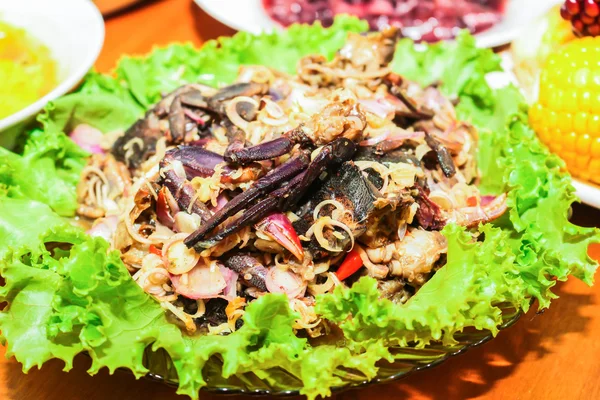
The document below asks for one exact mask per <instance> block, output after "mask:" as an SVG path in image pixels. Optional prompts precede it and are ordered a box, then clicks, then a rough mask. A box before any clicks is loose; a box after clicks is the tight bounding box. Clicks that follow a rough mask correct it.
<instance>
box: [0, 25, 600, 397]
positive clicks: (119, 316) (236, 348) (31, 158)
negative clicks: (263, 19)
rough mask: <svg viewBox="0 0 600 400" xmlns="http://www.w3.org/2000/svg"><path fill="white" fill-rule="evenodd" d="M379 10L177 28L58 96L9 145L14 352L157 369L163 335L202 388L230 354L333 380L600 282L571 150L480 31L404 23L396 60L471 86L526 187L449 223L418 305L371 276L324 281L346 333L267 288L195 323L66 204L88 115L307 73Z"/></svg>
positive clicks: (6, 336) (0, 227)
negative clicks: (240, 28)
mask: <svg viewBox="0 0 600 400" xmlns="http://www.w3.org/2000/svg"><path fill="white" fill-rule="evenodd" d="M366 28H367V26H366V24H365V23H364V22H360V21H358V20H356V19H352V18H339V19H337V20H336V22H335V24H334V26H333V27H332V28H328V29H324V28H322V27H320V26H318V25H315V26H312V27H308V26H302V27H300V26H296V27H292V28H291V29H290V30H288V31H287V32H285V33H275V34H266V35H261V36H258V37H254V36H251V35H248V34H243V33H242V34H238V35H236V36H235V37H233V38H224V39H220V40H219V41H218V42H217V41H213V42H209V43H207V44H206V45H205V46H204V47H203V48H202V49H195V48H193V47H192V46H190V45H172V46H169V47H167V48H164V49H158V50H155V51H154V52H153V53H151V54H150V55H149V56H147V57H143V58H124V59H123V60H122V61H121V62H120V63H119V65H118V66H117V68H116V70H115V77H114V78H113V77H110V76H105V75H100V74H96V73H91V74H90V75H88V77H87V78H86V81H85V82H84V84H83V86H82V87H81V88H80V89H79V90H78V91H77V92H76V93H75V94H73V95H69V96H65V97H64V98H62V99H59V100H57V101H56V102H55V103H54V104H53V105H50V106H49V107H48V108H47V110H46V112H45V114H43V115H42V116H41V117H40V122H41V127H40V128H39V129H36V130H34V131H32V132H28V133H27V144H26V146H25V147H24V148H23V151H22V152H20V154H15V153H11V152H9V151H8V150H5V149H0V243H2V245H1V246H2V247H1V248H0V274H1V275H2V277H4V279H5V281H6V284H5V285H4V286H2V287H1V289H0V301H6V302H7V303H8V307H6V308H5V309H4V310H3V311H1V312H0V330H1V331H2V335H1V337H2V340H4V341H5V342H6V343H7V344H8V348H7V355H9V356H10V355H14V356H15V357H16V358H17V359H18V360H19V361H20V362H21V363H22V364H23V368H24V370H28V369H30V368H31V367H33V366H40V365H41V364H43V363H44V362H46V361H47V360H49V359H51V358H59V359H62V360H64V362H65V368H66V369H68V368H70V367H71V366H72V360H73V357H74V356H75V355H76V354H78V353H80V352H87V353H89V354H90V356H91V357H92V360H93V363H92V367H91V368H90V373H95V372H97V371H98V370H99V369H100V368H103V367H107V368H108V369H109V370H110V371H114V370H115V369H116V368H121V367H123V368H127V369H129V370H131V371H132V372H133V373H134V374H135V375H136V376H137V377H139V376H142V375H144V374H145V373H146V372H147V367H146V366H145V365H144V362H143V360H144V357H145V354H146V355H147V354H148V353H147V352H148V351H149V349H151V350H153V351H164V352H165V353H166V354H167V355H168V357H169V359H170V360H171V362H172V364H173V367H174V368H175V370H176V374H177V378H178V381H179V389H178V392H179V393H182V394H187V395H189V396H190V397H193V398H197V397H198V390H199V389H200V388H201V387H203V386H206V384H207V382H206V377H205V375H204V374H205V370H206V369H210V368H214V365H219V367H218V368H219V369H220V371H219V373H220V374H222V375H223V376H224V377H226V378H227V377H232V376H236V377H237V378H239V379H241V380H244V379H248V376H253V377H254V378H253V379H256V377H258V378H260V379H262V380H264V381H265V382H268V383H269V384H271V385H273V386H278V385H279V386H280V385H282V382H284V383H285V382H288V381H289V379H295V380H297V381H298V382H302V386H303V390H302V392H303V394H306V395H307V396H308V397H309V398H314V397H316V396H318V395H323V396H325V395H329V394H330V388H331V387H332V386H338V385H344V384H346V383H347V382H348V379H347V378H348V377H349V376H350V375H352V376H353V378H354V379H357V380H361V379H363V380H364V379H372V378H373V377H375V376H376V374H377V370H378V368H377V365H378V364H377V362H378V361H380V360H387V361H390V362H391V361H393V360H394V359H397V358H400V359H402V357H410V356H408V355H406V354H404V355H399V354H394V355H392V353H391V352H390V351H389V349H388V347H389V346H390V345H394V346H407V345H412V344H413V343H416V345H417V346H426V345H427V344H428V343H430V342H431V341H438V340H439V341H442V342H444V343H447V344H449V343H453V342H454V334H455V333H456V332H459V331H461V330H463V329H465V328H468V327H474V328H477V329H488V330H490V331H491V332H492V333H495V332H497V326H498V325H499V324H500V322H501V310H500V308H499V307H498V304H499V303H508V304H512V305H513V306H514V307H516V308H520V309H522V310H527V308H528V307H529V304H530V300H531V298H537V299H538V300H539V304H540V306H541V307H546V306H548V305H549V301H550V299H552V298H553V297H555V296H554V295H553V294H552V292H551V288H552V286H553V285H554V284H555V281H554V279H553V277H556V278H558V279H560V280H562V279H566V278H567V276H569V275H575V276H576V277H578V278H580V279H582V280H584V281H585V282H587V283H591V281H592V278H593V273H594V271H595V270H596V268H597V265H596V264H595V263H594V262H593V261H592V260H590V259H589V257H588V256H587V254H586V250H587V246H588V244H589V243H592V242H599V241H600V235H599V233H598V230H594V229H589V228H580V227H576V226H574V225H572V224H570V223H569V222H568V219H567V215H568V209H569V207H570V205H571V204H572V202H573V201H574V200H575V197H574V194H573V188H572V187H571V185H570V178H569V176H568V175H567V174H566V173H564V168H563V164H562V161H560V160H559V159H558V158H557V157H555V156H551V155H550V154H549V152H548V150H547V149H546V148H545V147H544V146H542V145H541V144H540V142H539V141H538V139H537V138H536V136H535V135H534V133H533V132H532V131H531V129H530V128H529V127H528V126H527V123H526V121H527V119H526V118H527V117H526V106H525V105H524V102H523V99H522V97H521V96H520V94H519V93H518V91H517V90H516V89H514V88H510V87H509V88H505V89H502V90H497V91H494V90H492V89H491V88H490V87H489V85H488V84H487V82H486V78H485V75H486V74H487V73H489V72H493V71H497V70H499V68H500V63H499V58H498V57H497V56H496V55H494V54H493V53H492V52H490V51H489V50H482V49H478V48H476V46H475V43H474V39H473V38H471V37H470V36H469V35H467V34H464V33H463V34H461V35H460V36H459V38H458V39H457V40H456V41H455V42H452V43H443V44H437V45H433V46H426V47H425V48H423V47H419V48H415V47H414V46H413V44H412V43H411V42H410V41H402V42H401V43H400V44H399V46H398V50H397V52H396V55H395V59H394V63H393V68H394V70H395V71H397V72H399V73H401V74H404V75H406V76H408V77H409V78H411V79H415V80H418V81H420V82H421V83H424V84H429V83H432V82H440V83H441V84H442V90H443V91H444V93H445V94H447V95H448V96H451V97H455V98H457V99H458V100H459V101H460V103H459V106H458V113H459V116H460V118H462V119H464V120H468V121H471V122H472V123H473V124H475V125H476V126H477V127H478V128H479V130H480V144H479V158H480V160H479V161H480V164H479V165H480V169H481V172H482V189H483V190H484V191H485V192H486V193H490V194H500V193H503V192H506V193H508V204H509V213H508V215H507V216H505V217H504V218H502V219H500V220H498V221H497V222H495V223H494V224H493V225H492V224H489V225H485V226H481V227H479V229H478V231H477V232H476V233H477V238H474V237H473V233H472V232H468V231H465V230H464V229H462V228H459V227H457V226H453V225H450V226H448V227H446V228H445V229H444V231H443V234H444V235H445V236H446V237H447V239H448V243H449V254H448V263H447V265H446V266H444V267H443V268H442V269H440V270H439V271H438V272H437V273H436V274H435V275H434V276H433V277H432V279H431V280H430V281H429V282H428V283H427V284H425V286H424V287H423V288H422V289H421V290H419V292H418V293H417V294H416V295H415V296H413V297H412V298H411V299H410V301H409V302H407V303H406V304H405V305H402V306H399V305H394V304H392V303H390V302H389V301H380V300H378V297H379V296H378V292H377V289H376V282H375V281H374V280H372V279H368V278H363V279H362V280H360V281H359V282H358V283H356V284H355V285H354V286H353V287H352V288H351V289H341V288H338V289H336V290H335V291H334V293H332V294H327V295H323V296H320V297H319V298H318V299H317V311H318V312H319V313H320V315H321V316H322V317H323V318H326V319H329V320H330V321H333V322H336V323H338V324H339V326H340V328H341V330H342V332H343V335H344V337H343V338H341V339H340V341H339V344H338V343H329V344H320V345H315V346H312V345H311V344H310V343H309V342H308V341H307V340H306V339H303V338H299V337H297V336H296V335H295V333H294V329H293V327H292V326H293V323H294V321H295V319H296V315H294V313H293V312H292V311H291V310H290V308H289V305H288V301H287V299H286V298H285V297H284V296H278V295H267V296H264V297H261V298H260V299H258V300H256V301H254V302H252V303H251V304H250V305H249V306H248V307H247V308H246V313H245V315H244V325H243V326H242V328H240V329H239V330H238V331H236V332H235V333H233V334H231V335H227V336H187V335H183V334H182V332H181V331H180V330H179V328H177V327H176V326H175V325H174V324H172V323H171V322H170V321H169V320H168V318H167V316H166V314H165V313H164V311H163V309H162V308H161V307H160V305H159V304H157V303H156V302H155V301H154V300H153V299H152V298H151V297H150V296H148V295H147V294H146V293H144V292H143V290H142V289H141V288H140V287H139V286H138V285H137V284H136V283H135V282H134V281H133V280H132V279H131V278H130V275H129V272H128V271H127V269H126V268H125V266H124V265H123V263H122V262H121V260H120V258H119V256H118V254H117V253H115V252H109V251H108V244H107V243H106V242H104V241H103V240H101V239H98V238H90V237H88V236H87V235H85V233H83V232H82V231H81V230H80V229H79V228H76V227H73V226H71V225H70V224H69V223H68V221H67V220H65V219H63V218H61V216H71V215H73V212H74V210H75V207H76V202H75V185H76V183H77V181H78V179H79V174H80V171H81V169H82V168H83V166H84V165H85V161H86V157H87V156H88V155H87V154H86V153H85V152H83V151H81V150H80V149H79V148H78V147H77V146H75V145H74V143H73V142H72V141H70V140H69V139H68V138H67V137H66V135H65V134H64V133H63V131H67V132H68V131H69V130H70V129H71V128H72V127H73V126H75V125H76V124H78V123H88V124H90V125H93V126H95V127H97V128H98V129H100V130H102V131H104V132H108V131H112V130H120V129H121V130H122V129H126V128H127V127H128V126H129V124H131V123H132V122H133V121H134V120H135V118H137V117H139V116H140V115H142V113H143V112H144V110H145V109H146V108H147V107H149V106H150V105H151V104H153V103H154V102H156V101H157V100H158V99H159V98H160V96H161V94H163V93H166V92H168V91H170V90H173V89H174V88H176V87H177V86H179V85H181V84H184V83H187V82H203V83H207V84H210V85H215V86H219V85H222V84H226V83H229V82H231V81H232V80H233V79H234V78H235V76H236V74H237V71H238V69H239V67H240V65H243V64H262V65H268V66H271V67H274V68H277V69H280V70H283V71H286V72H289V73H293V72H294V70H295V66H296V62H297V60H298V59H299V58H300V57H301V56H303V55H305V54H309V53H315V52H317V53H322V54H324V55H325V56H327V57H332V56H333V54H334V53H335V51H336V50H337V48H338V47H339V46H340V45H341V44H342V43H343V42H344V40H345V37H346V35H347V32H348V31H354V32H360V31H364V30H366ZM215 359H218V360H219V362H218V363H217V364H214V363H213V361H214V360H215ZM276 367H279V368H276ZM284 375H285V377H287V378H285V379H284V378H283V376H284ZM290 377H292V378H290Z"/></svg>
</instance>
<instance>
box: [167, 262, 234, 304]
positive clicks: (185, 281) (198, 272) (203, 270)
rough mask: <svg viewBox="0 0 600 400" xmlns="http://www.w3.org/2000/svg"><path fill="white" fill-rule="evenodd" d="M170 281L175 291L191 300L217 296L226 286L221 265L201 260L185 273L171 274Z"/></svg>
mask: <svg viewBox="0 0 600 400" xmlns="http://www.w3.org/2000/svg"><path fill="white" fill-rule="evenodd" d="M171 283H172V284H173V287H174V288H175V292H177V293H178V294H180V295H182V296H184V297H187V298H188V299H193V300H198V299H212V298H215V297H218V296H219V294H221V293H222V292H223V290H224V289H225V288H226V287H227V282H226V280H225V278H224V277H223V274H222V273H221V267H220V266H218V265H217V264H216V263H212V264H211V265H206V264H204V263H203V262H199V263H198V264H196V266H195V267H194V268H193V269H192V270H191V271H189V272H188V273H187V274H186V275H171Z"/></svg>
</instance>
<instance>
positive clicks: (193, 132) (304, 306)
mask: <svg viewBox="0 0 600 400" xmlns="http://www.w3.org/2000/svg"><path fill="white" fill-rule="evenodd" d="M396 37H397V34H396V31H395V30H388V31H386V32H383V33H376V34H369V35H360V34H357V33H351V34H350V35H349V37H348V40H347V42H346V43H345V44H344V45H343V47H342V48H341V49H340V50H339V52H338V53H337V55H336V56H335V58H334V59H333V60H331V61H327V60H326V59H325V58H324V57H323V56H319V55H309V56H306V57H303V58H302V59H301V60H300V61H299V63H298V74H297V75H295V76H290V75H288V74H285V73H281V72H279V71H277V70H275V69H272V68H267V67H265V66H245V67H242V68H241V69H240V74H239V76H238V77H237V80H236V82H235V83H233V84H231V85H228V86H225V87H223V88H220V89H215V88H212V87H210V86H205V85H200V84H186V85H184V86H181V87H179V88H177V89H176V90H175V91H173V92H172V93H170V94H168V95H166V96H165V97H164V98H163V99H162V100H161V101H160V102H158V104H156V106H154V107H153V108H151V109H150V110H149V111H148V112H147V113H146V115H145V116H144V117H143V118H141V119H140V120H138V121H137V122H136V123H135V124H134V125H133V126H132V127H131V128H129V129H128V130H127V131H126V132H125V134H124V135H122V136H120V137H118V138H116V140H115V141H114V142H113V143H108V144H107V145H108V148H109V151H108V152H103V151H100V152H99V154H95V155H94V156H93V157H92V158H91V159H90V161H89V163H88V165H87V166H86V167H85V169H84V170H83V174H82V180H81V182H80V184H79V185H78V186H77V194H78V202H79V207H78V209H77V214H78V215H79V216H80V217H82V222H83V221H89V222H90V223H91V224H92V229H90V230H89V231H88V233H90V234H91V235H92V236H102V237H104V238H105V239H106V240H107V241H108V242H110V243H111V249H115V250H118V251H119V253H120V254H121V259H122V260H123V263H124V264H125V266H126V267H127V268H128V269H129V271H130V272H131V273H132V275H133V279H134V280H135V281H136V282H137V283H138V284H139V285H140V286H141V287H142V288H143V289H144V290H145V291H146V292H147V293H149V294H150V295H152V296H153V297H154V298H155V299H156V301H158V302H159V303H160V305H161V306H162V307H163V308H165V310H166V311H167V312H168V314H169V315H170V316H173V317H175V318H176V319H178V320H179V322H181V323H182V324H183V326H184V328H185V329H186V330H187V331H189V332H194V331H196V330H197V329H199V328H201V329H208V332H209V333H210V334H214V333H229V332H232V331H234V330H235V329H236V327H238V326H240V325H241V323H242V320H241V317H242V316H243V315H244V308H245V306H246V305H247V304H248V303H249V302H251V301H253V300H254V299H256V298H258V297H260V296H263V295H264V294H266V293H283V294H285V295H286V296H287V297H288V299H289V302H290V307H291V309H292V310H294V311H296V312H297V313H298V315H299V316H300V318H298V319H297V321H296V322H295V325H294V328H295V329H298V330H306V332H307V334H308V335H309V336H312V337H315V336H319V335H322V334H325V333H327V332H329V331H330V328H329V326H328V322H327V321H325V320H324V319H322V318H321V317H320V316H318V315H317V313H316V312H315V309H314V305H315V296H317V295H319V294H323V293H331V292H333V290H334V289H335V288H336V287H338V286H345V285H351V284H352V282H354V281H355V280H356V279H357V278H358V277H360V276H365V275H367V276H371V277H373V278H375V279H377V281H378V282H377V284H378V287H379V290H380V292H381V297H383V298H389V299H391V300H392V301H393V302H397V303H404V302H406V301H407V300H408V299H410V297H411V296H412V295H413V294H415V293H416V292H417V291H418V290H419V289H420V288H421V287H422V286H423V284H425V283H426V282H427V280H428V279H429V277H430V276H432V275H433V274H434V273H435V271H436V270H438V269H439V268H441V267H442V266H443V265H444V263H445V260H446V253H447V251H448V248H447V247H448V246H447V242H446V238H445V237H444V236H443V235H442V234H441V233H440V230H441V229H442V228H443V227H444V226H445V225H446V224H447V223H455V224H458V225H461V226H469V227H472V226H476V225H478V224H479V223H482V222H483V223H485V222H489V221H490V220H493V219H495V218H498V217H500V216H501V215H502V214H503V213H504V212H505V211H506V195H505V194H502V195H500V196H482V195H481V193H480V191H479V189H478V188H477V186H476V182H477V180H478V171H477V162H476V159H475V156H476V150H477V130H476V129H475V128H474V127H473V126H472V125H471V124H469V123H467V122H463V121H460V120H458V118H457V117H456V111H455V109H454V105H453V104H452V102H451V101H450V100H449V99H448V98H446V97H445V96H444V95H442V94H441V92H440V91H439V89H438V88H436V87H435V85H429V86H426V87H422V86H421V85H419V84H418V83H415V82H412V81H410V80H408V79H404V78H403V77H402V76H400V75H397V74H395V73H394V72H392V71H391V69H390V68H389V63H390V61H391V60H392V59H393V55H394V49H395V46H396V40H395V38H396ZM80 129H81V128H80ZM78 135H82V137H84V138H85V137H86V136H85V135H86V132H79V133H78ZM363 266H364V268H362V267H363Z"/></svg>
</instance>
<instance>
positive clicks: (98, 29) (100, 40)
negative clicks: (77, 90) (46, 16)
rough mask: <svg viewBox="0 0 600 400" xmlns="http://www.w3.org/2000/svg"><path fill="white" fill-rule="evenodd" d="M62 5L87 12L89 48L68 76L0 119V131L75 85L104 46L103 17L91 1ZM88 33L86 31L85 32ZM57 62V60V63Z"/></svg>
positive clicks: (26, 117) (18, 121) (31, 115)
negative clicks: (29, 102) (38, 96)
mask: <svg viewBox="0 0 600 400" xmlns="http://www.w3.org/2000/svg"><path fill="white" fill-rule="evenodd" d="M60 3H61V2H60V1H58V2H55V5H57V4H58V5H60ZM62 3H63V6H64V7H71V6H79V7H81V9H82V10H85V12H86V13H87V17H88V19H90V20H91V21H93V22H94V25H93V26H92V27H91V28H90V31H89V33H94V35H90V36H91V37H92V38H94V39H95V40H94V41H91V42H90V43H89V45H88V48H90V49H91V50H90V51H89V52H88V53H87V55H86V57H85V58H84V59H83V60H82V62H81V63H80V64H79V65H78V67H76V68H75V69H74V71H73V72H72V73H71V74H69V76H67V77H65V78H64V79H62V80H61V81H60V82H59V83H58V84H57V85H56V86H55V87H54V89H52V90H51V91H50V92H48V93H47V94H46V95H44V96H43V97H41V98H39V99H38V100H37V101H35V102H34V103H31V104H30V105H28V106H27V107H25V108H23V109H21V110H19V111H17V112H15V113H13V114H11V115H9V116H7V117H5V118H2V119H0V133H2V132H3V131H5V130H8V129H9V128H11V127H13V126H15V125H17V124H19V123H21V122H23V121H28V120H30V118H32V117H34V116H36V115H37V114H38V113H39V112H40V111H41V110H42V109H43V108H44V107H45V106H46V104H48V103H49V102H50V101H52V100H54V99H56V98H58V97H60V96H63V95H64V94H66V93H67V92H69V91H70V90H71V89H73V88H74V87H75V86H77V85H78V84H79V82H80V81H81V80H82V79H83V77H84V76H85V75H86V74H87V73H88V71H89V70H90V69H91V68H92V67H93V66H94V63H95V62H96V60H97V59H98V56H99V55H100V52H101V51H102V47H103V46H104V39H105V34H106V30H105V27H104V18H103V17H102V14H101V13H100V11H99V10H98V8H97V7H96V5H95V4H94V2H93V1H91V0H88V1H72V0H68V1H64V0H63V1H62ZM86 34H88V32H86ZM58 63H59V62H58V61H57V64H58Z"/></svg>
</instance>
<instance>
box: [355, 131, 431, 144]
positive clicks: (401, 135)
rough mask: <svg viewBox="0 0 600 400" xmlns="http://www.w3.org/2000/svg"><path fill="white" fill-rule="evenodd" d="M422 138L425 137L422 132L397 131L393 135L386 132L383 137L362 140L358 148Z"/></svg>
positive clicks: (390, 132)
mask: <svg viewBox="0 0 600 400" xmlns="http://www.w3.org/2000/svg"><path fill="white" fill-rule="evenodd" d="M423 137H425V133H424V132H421V131H417V132H411V131H406V130H403V129H399V130H396V131H394V133H392V131H388V132H386V133H384V134H383V135H379V136H377V137H374V138H371V139H367V140H363V141H362V142H360V143H359V146H364V147H366V146H374V145H376V144H379V143H381V142H383V141H388V142H398V141H402V142H403V141H405V140H408V139H418V138H423Z"/></svg>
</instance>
